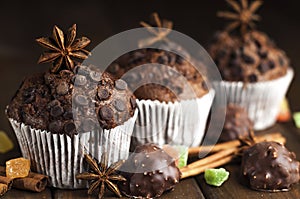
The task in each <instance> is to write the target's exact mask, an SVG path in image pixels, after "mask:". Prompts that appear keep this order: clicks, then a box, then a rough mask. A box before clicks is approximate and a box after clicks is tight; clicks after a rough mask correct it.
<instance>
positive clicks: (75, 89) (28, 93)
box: [7, 65, 136, 136]
mask: <svg viewBox="0 0 300 199" xmlns="http://www.w3.org/2000/svg"><path fill="white" fill-rule="evenodd" d="M135 108H136V104H135V97H134V96H133V95H132V93H131V92H130V91H128V89H127V84H126V82H124V81H122V80H117V81H114V80H112V79H111V78H110V76H109V75H108V74H107V73H101V72H100V71H99V70H98V69H97V67H95V66H89V67H87V66H82V65H80V66H77V67H76V68H75V69H74V71H70V70H61V71H59V73H52V72H46V73H42V74H37V75H34V76H31V77H28V78H26V79H25V80H24V82H23V83H22V85H21V87H20V88H19V90H18V91H17V93H16V95H15V96H14V97H13V99H12V101H11V103H10V104H9V106H8V108H7V114H8V117H9V118H13V119H15V120H17V121H18V122H22V123H25V124H27V125H29V126H31V127H33V128H36V129H41V130H48V131H50V132H52V133H61V134H63V133H65V134H68V135H70V136H72V135H75V134H77V133H80V132H88V131H92V130H94V129H95V128H97V127H102V128H104V129H111V128H114V127H116V126H119V125H121V124H123V123H124V122H125V121H127V120H128V119H129V118H130V117H132V116H133V114H134V111H135Z"/></svg>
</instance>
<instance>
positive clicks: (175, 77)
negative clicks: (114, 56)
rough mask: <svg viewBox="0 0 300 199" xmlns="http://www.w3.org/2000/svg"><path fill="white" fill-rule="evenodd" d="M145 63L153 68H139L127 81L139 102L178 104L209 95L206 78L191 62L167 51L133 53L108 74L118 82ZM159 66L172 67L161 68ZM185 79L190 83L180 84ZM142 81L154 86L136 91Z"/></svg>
mask: <svg viewBox="0 0 300 199" xmlns="http://www.w3.org/2000/svg"><path fill="white" fill-rule="evenodd" d="M144 64H147V65H150V66H151V65H152V66H153V67H144V68H143V67H142V68H140V69H136V70H135V72H133V73H129V74H128V75H127V76H125V79H124V80H125V81H126V82H127V83H128V85H129V88H131V89H132V90H133V91H134V94H135V96H136V97H137V98H138V99H145V100H147V99H150V100H158V101H160V102H175V101H180V100H187V99H192V98H200V97H202V96H203V95H205V94H206V93H207V92H208V88H207V85H206V83H205V79H204V77H203V76H202V74H200V72H199V71H198V70H197V69H196V68H195V67H194V66H193V65H192V63H191V62H190V61H189V60H186V59H184V58H182V57H181V56H179V55H176V54H175V53H172V52H169V51H165V50H160V49H151V48H145V49H139V50H136V51H132V52H129V53H128V54H125V55H123V56H121V57H120V58H119V59H118V60H116V62H115V63H114V64H112V65H110V66H109V67H108V69H107V71H108V72H109V73H111V74H112V75H113V77H114V78H116V79H118V78H121V77H122V75H124V74H125V73H126V72H128V71H129V70H131V69H134V68H135V67H138V66H142V65H144ZM157 64H163V65H166V66H168V67H158V65H157ZM169 67H170V68H169ZM182 77H183V78H185V81H186V83H185V82H182V81H180V80H181V79H182ZM139 81H143V82H150V83H149V84H145V85H142V86H140V87H138V88H137V89H136V90H134V89H135V86H136V85H138V82H139ZM153 82H154V83H153ZM186 84H189V85H186Z"/></svg>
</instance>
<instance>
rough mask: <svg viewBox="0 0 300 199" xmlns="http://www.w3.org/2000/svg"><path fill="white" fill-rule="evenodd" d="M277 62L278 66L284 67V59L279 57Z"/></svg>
mask: <svg viewBox="0 0 300 199" xmlns="http://www.w3.org/2000/svg"><path fill="white" fill-rule="evenodd" d="M278 62H279V64H280V66H284V65H285V61H284V58H283V57H281V56H280V57H279V58H278Z"/></svg>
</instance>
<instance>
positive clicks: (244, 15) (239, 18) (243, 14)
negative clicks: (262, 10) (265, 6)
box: [218, 0, 263, 34]
mask: <svg viewBox="0 0 300 199" xmlns="http://www.w3.org/2000/svg"><path fill="white" fill-rule="evenodd" d="M226 2H227V3H228V4H229V5H230V6H231V7H232V9H233V10H234V11H235V12H228V11H222V12H218V16H219V17H222V18H225V19H230V20H233V22H231V23H230V24H229V25H228V26H227V28H226V29H227V30H228V31H231V30H233V29H235V28H237V27H239V26H240V27H241V33H242V34H245V33H247V29H248V28H249V27H250V28H254V27H255V23H254V21H259V20H260V17H259V15H257V14H254V13H255V12H256V11H257V9H258V8H259V7H260V6H261V5H262V3H263V1H262V0H256V1H253V3H251V4H249V2H248V0H240V2H241V5H240V4H239V3H238V2H237V1H235V0H226Z"/></svg>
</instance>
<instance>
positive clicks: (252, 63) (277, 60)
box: [209, 31, 289, 83]
mask: <svg viewBox="0 0 300 199" xmlns="http://www.w3.org/2000/svg"><path fill="white" fill-rule="evenodd" d="M209 53H210V55H211V57H212V58H213V60H214V61H215V63H216V65H217V66H218V68H219V70H220V72H221V75H222V77H223V78H224V80H226V81H243V82H250V83H254V82H260V81H268V80H273V79H276V78H279V77H282V76H284V75H285V74H286V72H287V69H288V67H289V59H288V58H287V56H286V54H285V52H284V51H282V50H280V49H279V48H278V47H277V46H276V45H275V43H274V42H273V41H272V40H271V39H270V38H269V37H268V36H267V35H266V34H264V33H262V32H259V31H250V32H248V33H246V34H245V35H244V37H241V36H240V35H239V34H234V33H228V32H226V31H223V32H218V33H217V34H216V35H215V38H214V41H213V42H212V44H211V45H210V47H209Z"/></svg>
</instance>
